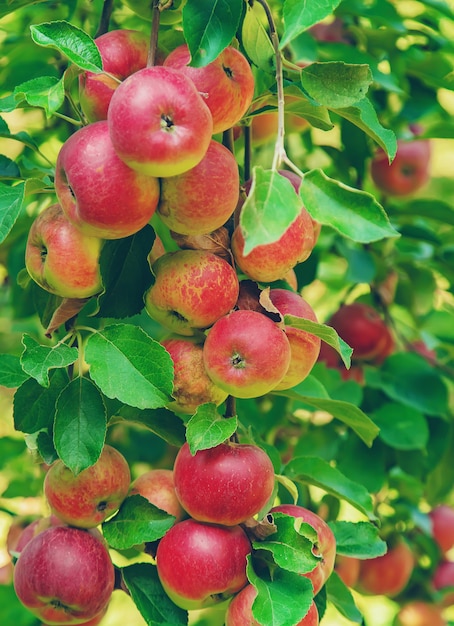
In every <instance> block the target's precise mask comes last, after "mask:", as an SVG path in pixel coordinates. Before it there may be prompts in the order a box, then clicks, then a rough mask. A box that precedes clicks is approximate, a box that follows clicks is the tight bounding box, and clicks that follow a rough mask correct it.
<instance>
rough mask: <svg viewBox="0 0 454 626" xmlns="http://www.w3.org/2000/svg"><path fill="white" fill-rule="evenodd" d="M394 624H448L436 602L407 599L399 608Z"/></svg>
mask: <svg viewBox="0 0 454 626" xmlns="http://www.w3.org/2000/svg"><path fill="white" fill-rule="evenodd" d="M394 626H448V622H447V621H446V620H445V619H444V617H443V614H442V609H441V608H440V607H439V606H437V605H436V604H433V603H431V602H424V601H423V600H409V601H407V602H406V603H405V604H404V605H403V606H402V607H401V608H400V609H399V612H398V614H397V616H396V619H395V622H394Z"/></svg>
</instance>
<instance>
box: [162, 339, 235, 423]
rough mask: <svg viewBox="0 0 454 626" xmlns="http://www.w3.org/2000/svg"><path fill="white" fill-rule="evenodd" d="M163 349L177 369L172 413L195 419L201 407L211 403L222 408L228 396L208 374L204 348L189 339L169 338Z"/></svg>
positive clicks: (165, 341)
mask: <svg viewBox="0 0 454 626" xmlns="http://www.w3.org/2000/svg"><path fill="white" fill-rule="evenodd" d="M161 345H163V346H164V348H165V349H166V350H167V352H168V353H169V354H170V356H171V358H172V361H173V365H174V381H173V392H172V396H173V397H174V398H175V402H171V403H170V404H169V405H167V406H168V408H169V409H172V410H173V411H175V412H177V413H184V414H187V415H193V414H194V413H195V412H196V410H197V408H198V407H199V406H200V405H201V404H205V403H207V402H212V403H214V404H215V405H216V406H219V405H220V404H222V403H223V402H224V400H225V399H226V398H227V392H226V391H224V390H223V389H221V388H220V387H217V386H216V385H215V384H214V383H213V381H212V380H211V378H209V376H208V374H207V373H206V370H205V366H204V364H203V344H202V343H200V342H199V341H197V340H193V339H192V338H190V337H181V336H180V337H178V336H173V337H168V338H167V339H163V340H162V341H161Z"/></svg>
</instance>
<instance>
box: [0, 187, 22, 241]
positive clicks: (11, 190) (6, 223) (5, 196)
mask: <svg viewBox="0 0 454 626" xmlns="http://www.w3.org/2000/svg"><path fill="white" fill-rule="evenodd" d="M24 191H25V183H19V184H17V185H14V186H12V187H10V186H9V185H5V184H4V183H1V182H0V243H2V242H3V241H5V239H6V237H7V236H8V235H9V233H10V231H11V229H12V227H13V226H14V224H15V222H16V220H17V218H18V217H19V213H20V212H21V209H22V203H23V201H24Z"/></svg>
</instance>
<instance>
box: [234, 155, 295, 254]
mask: <svg viewBox="0 0 454 626" xmlns="http://www.w3.org/2000/svg"><path fill="white" fill-rule="evenodd" d="M300 211H301V200H300V198H299V197H298V194H297V193H296V192H295V189H294V187H293V185H292V183H291V182H290V181H289V180H288V179H287V178H285V177H284V176H281V174H279V173H278V172H276V171H273V170H264V169H263V167H261V166H256V167H254V168H253V171H252V184H251V188H250V191H249V194H248V196H247V198H246V200H245V202H244V204H243V207H242V209H241V214H240V226H241V230H242V232H243V236H244V255H245V256H246V255H247V254H249V252H251V251H252V250H253V249H254V248H256V247H257V246H261V245H264V244H268V243H274V242H275V241H277V240H278V239H280V238H281V237H282V235H283V234H284V232H285V231H286V230H287V228H288V227H289V226H290V224H291V223H292V222H293V221H294V220H295V219H296V218H297V217H298V215H299V213H300Z"/></svg>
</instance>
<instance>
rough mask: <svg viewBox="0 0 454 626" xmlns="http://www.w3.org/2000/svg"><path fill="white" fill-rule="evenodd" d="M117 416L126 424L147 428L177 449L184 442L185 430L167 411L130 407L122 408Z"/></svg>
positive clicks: (176, 418)
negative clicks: (126, 422) (131, 423)
mask: <svg viewBox="0 0 454 626" xmlns="http://www.w3.org/2000/svg"><path fill="white" fill-rule="evenodd" d="M118 414H119V416H120V417H122V418H123V419H125V420H127V421H128V422H135V423H136V424H140V425H141V426H144V427H145V428H148V429H149V430H151V431H152V432H153V433H155V435H158V437H161V439H164V441H167V443H170V445H172V446H176V447H177V448H180V447H181V446H182V445H183V444H184V442H185V441H186V428H185V426H184V424H183V422H182V421H181V419H180V418H179V417H178V416H177V415H175V413H174V412H173V411H169V410H168V409H154V410H152V409H145V410H140V409H137V408H136V407H132V406H123V407H121V409H120V410H119V412H118Z"/></svg>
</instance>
